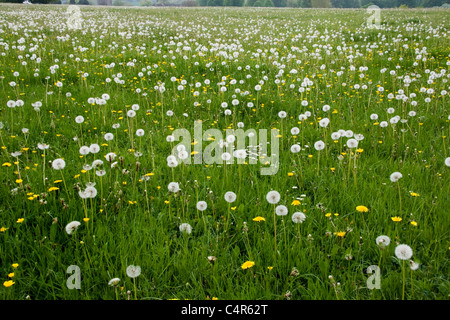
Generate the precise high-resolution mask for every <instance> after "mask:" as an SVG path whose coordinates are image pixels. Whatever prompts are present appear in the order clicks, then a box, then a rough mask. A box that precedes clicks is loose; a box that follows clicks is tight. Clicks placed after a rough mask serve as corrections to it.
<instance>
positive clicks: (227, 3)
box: [223, 0, 233, 7]
mask: <svg viewBox="0 0 450 320" xmlns="http://www.w3.org/2000/svg"><path fill="white" fill-rule="evenodd" d="M223 6H224V7H232V6H233V0H223Z"/></svg>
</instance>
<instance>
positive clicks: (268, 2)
mask: <svg viewBox="0 0 450 320" xmlns="http://www.w3.org/2000/svg"><path fill="white" fill-rule="evenodd" d="M264 7H274V4H273V1H272V0H265V1H264Z"/></svg>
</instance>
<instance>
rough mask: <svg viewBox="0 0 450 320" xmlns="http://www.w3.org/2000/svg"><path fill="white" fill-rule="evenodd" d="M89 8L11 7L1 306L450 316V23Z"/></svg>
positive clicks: (443, 19)
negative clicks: (405, 305)
mask: <svg viewBox="0 0 450 320" xmlns="http://www.w3.org/2000/svg"><path fill="white" fill-rule="evenodd" d="M80 8H81V10H80V12H79V15H78V16H77V17H78V18H81V20H79V21H80V25H79V26H81V28H77V27H76V26H77V24H76V23H75V24H74V16H73V12H74V11H70V13H67V10H68V7H67V6H43V5H32V6H25V5H1V6H0V78H1V87H0V92H1V94H0V146H1V150H0V262H1V263H0V275H1V283H2V285H1V287H0V298H1V299H2V300H7V299H8V300H22V299H31V300H62V299H65V300H66V299H67V300H72V299H81V300H97V299H105V300H114V299H118V300H126V299H138V300H140V299H145V300H169V299H180V300H182V299H193V300H205V299H219V300H226V299H230V300H231V299H244V300H334V299H340V300H360V299H361V300H401V299H405V300H406V299H409V300H412V299H420V300H444V299H448V297H449V295H450V282H449V269H448V262H449V254H450V250H449V249H450V239H449V217H450V211H449V208H450V198H449V197H450V192H449V191H450V188H449V182H450V168H449V166H450V158H449V156H450V155H449V152H448V149H449V145H450V140H449V136H450V128H449V123H450V110H449V106H450V104H449V101H450V97H449V89H450V86H449V83H448V80H449V78H450V73H449V71H450V38H449V36H450V34H449V33H450V31H449V20H448V17H449V16H448V13H449V11H448V10H447V11H446V10H438V9H410V10H398V9H389V10H381V12H380V18H381V23H380V25H379V28H373V27H370V26H369V25H368V24H367V19H368V13H367V12H366V10H364V9H358V10H350V9H349V10H333V9H330V10H328V9H273V8H272V9H270V8H249V9H248V8H239V9H236V8H145V9H143V8H141V9H140V8H100V7H80ZM74 25H75V27H74ZM198 123H201V124H202V127H203V130H204V131H206V130H209V129H218V130H219V131H220V132H223V136H222V137H220V136H210V135H208V134H205V135H204V136H203V141H201V142H202V148H203V149H200V153H201V151H205V149H206V148H208V146H210V147H211V146H214V147H215V150H216V152H219V151H220V150H222V149H223V150H231V151H230V152H227V153H226V155H225V156H223V155H222V159H224V160H221V161H219V162H220V163H194V162H193V161H191V163H187V162H188V161H187V160H189V159H193V158H194V157H195V156H196V155H198V154H199V150H198V148H197V147H196V146H198V145H199V143H200V141H198V140H196V139H194V127H195V125H196V124H198ZM178 129H186V130H187V131H188V132H190V133H191V138H192V139H191V140H190V141H183V142H184V144H183V146H180V141H177V139H176V137H175V136H174V135H173V133H174V132H177V130H178ZM234 129H243V130H244V131H245V130H250V129H254V130H256V132H258V131H257V130H260V129H266V130H269V131H270V130H271V129H277V130H278V135H276V136H271V137H270V136H268V138H267V143H260V144H259V145H249V146H246V147H245V148H244V149H242V148H239V147H238V146H237V145H235V137H234V135H233V133H232V132H233V131H230V130H234ZM227 130H228V131H227ZM230 132H231V133H230ZM259 138H260V137H259ZM274 139H277V141H278V142H279V147H278V149H279V150H276V151H275V153H276V155H277V156H278V159H277V161H273V160H274V159H275V158H274V157H273V156H274V154H273V153H274V152H273V149H272V150H271V148H270V146H271V145H273V143H274ZM248 140H249V141H251V139H248ZM259 141H261V140H259ZM265 147H266V148H265ZM255 159H256V160H258V161H257V163H251V160H255ZM238 160H239V161H238ZM231 162H233V163H231ZM253 162H255V161H253ZM271 167H272V168H276V170H274V172H275V173H274V174H269V175H264V174H261V172H262V169H263V168H271ZM78 275H79V277H78ZM74 286H75V287H74Z"/></svg>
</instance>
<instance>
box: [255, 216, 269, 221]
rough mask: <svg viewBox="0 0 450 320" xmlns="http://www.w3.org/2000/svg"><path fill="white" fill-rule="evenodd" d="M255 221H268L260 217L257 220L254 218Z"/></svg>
mask: <svg viewBox="0 0 450 320" xmlns="http://www.w3.org/2000/svg"><path fill="white" fill-rule="evenodd" d="M253 221H256V222H261V221H266V219H264V218H263V217H260V216H258V217H256V218H253Z"/></svg>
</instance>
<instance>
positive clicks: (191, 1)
mask: <svg viewBox="0 0 450 320" xmlns="http://www.w3.org/2000/svg"><path fill="white" fill-rule="evenodd" d="M181 5H182V6H183V7H197V6H198V3H197V1H195V0H185V1H183V2H182V3H181Z"/></svg>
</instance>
